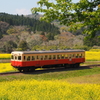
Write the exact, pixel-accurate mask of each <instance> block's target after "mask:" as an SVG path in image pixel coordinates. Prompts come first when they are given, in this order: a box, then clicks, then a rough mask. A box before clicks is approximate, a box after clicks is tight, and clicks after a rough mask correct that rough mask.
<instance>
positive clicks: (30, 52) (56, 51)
mask: <svg viewBox="0 0 100 100" xmlns="http://www.w3.org/2000/svg"><path fill="white" fill-rule="evenodd" d="M65 52H69V53H70V52H85V50H48V51H45V50H41V51H13V52H12V53H20V54H41V53H65ZM12 53H11V54H12Z"/></svg>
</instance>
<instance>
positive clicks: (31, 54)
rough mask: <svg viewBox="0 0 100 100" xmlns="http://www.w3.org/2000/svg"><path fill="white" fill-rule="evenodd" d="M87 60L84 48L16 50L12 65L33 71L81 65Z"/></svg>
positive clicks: (20, 69) (22, 69) (13, 54)
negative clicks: (41, 68) (40, 68)
mask: <svg viewBox="0 0 100 100" xmlns="http://www.w3.org/2000/svg"><path fill="white" fill-rule="evenodd" d="M83 62H85V51H84V50H50V51H14V52H12V53H11V65H12V66H13V67H15V68H17V69H18V70H19V71H24V72H25V71H32V70H34V69H36V68H39V67H43V68H45V67H46V68H48V67H52V66H55V67H56V66H59V65H62V66H64V67H79V64H80V63H83Z"/></svg>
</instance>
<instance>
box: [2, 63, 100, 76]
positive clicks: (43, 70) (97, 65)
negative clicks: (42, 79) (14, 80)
mask: <svg viewBox="0 0 100 100" xmlns="http://www.w3.org/2000/svg"><path fill="white" fill-rule="evenodd" d="M93 67H100V64H94V65H82V66H80V67H79V68H66V69H65V68H64V67H58V68H45V69H42V70H35V71H34V72H25V73H21V72H5V73H0V76H1V75H18V74H41V73H48V72H56V71H57V72H58V71H59V72H60V71H68V70H81V69H89V68H93Z"/></svg>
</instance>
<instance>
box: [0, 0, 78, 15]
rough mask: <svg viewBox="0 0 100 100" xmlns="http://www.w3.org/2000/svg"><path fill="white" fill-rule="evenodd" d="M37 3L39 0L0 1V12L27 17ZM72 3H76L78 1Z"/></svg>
mask: <svg viewBox="0 0 100 100" xmlns="http://www.w3.org/2000/svg"><path fill="white" fill-rule="evenodd" d="M38 1H39V0H0V12H5V13H8V14H19V15H22V14H23V15H28V14H31V8H33V7H38V5H37V2H38ZM51 1H54V0H51ZM73 1H74V2H77V1H79V0H73Z"/></svg>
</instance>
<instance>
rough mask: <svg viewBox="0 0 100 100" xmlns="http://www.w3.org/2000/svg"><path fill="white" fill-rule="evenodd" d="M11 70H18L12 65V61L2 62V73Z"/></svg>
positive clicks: (0, 66) (0, 71)
mask: <svg viewBox="0 0 100 100" xmlns="http://www.w3.org/2000/svg"><path fill="white" fill-rule="evenodd" d="M9 71H16V70H15V68H13V67H12V66H11V64H10V63H0V73H2V72H9Z"/></svg>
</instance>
